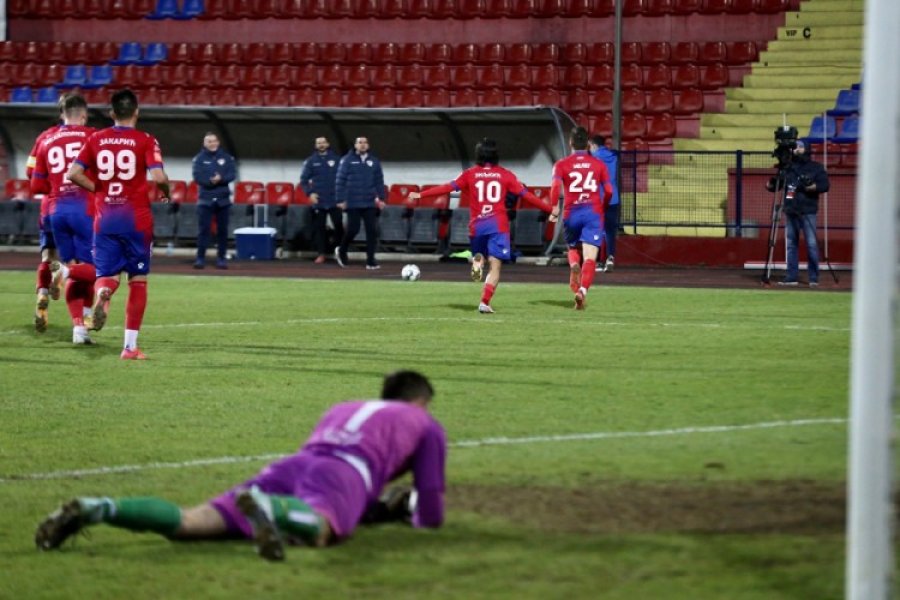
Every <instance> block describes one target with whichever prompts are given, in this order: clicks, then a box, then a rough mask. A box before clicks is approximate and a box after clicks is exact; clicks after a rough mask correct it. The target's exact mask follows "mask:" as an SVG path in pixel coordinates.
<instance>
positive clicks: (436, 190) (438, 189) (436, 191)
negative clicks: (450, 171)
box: [408, 182, 459, 200]
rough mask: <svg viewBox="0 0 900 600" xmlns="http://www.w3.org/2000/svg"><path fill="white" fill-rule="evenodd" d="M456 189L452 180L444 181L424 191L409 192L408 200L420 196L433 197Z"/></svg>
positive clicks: (457, 189)
mask: <svg viewBox="0 0 900 600" xmlns="http://www.w3.org/2000/svg"><path fill="white" fill-rule="evenodd" d="M458 191H459V187H458V186H455V185H454V184H453V182H450V183H445V184H444V185H436V186H434V187H433V188H428V189H427V190H425V191H424V192H410V193H409V196H408V198H409V199H410V200H418V199H420V198H434V197H435V196H440V195H442V194H449V193H450V192H458Z"/></svg>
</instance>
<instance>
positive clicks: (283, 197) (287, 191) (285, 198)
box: [265, 181, 294, 206]
mask: <svg viewBox="0 0 900 600" xmlns="http://www.w3.org/2000/svg"><path fill="white" fill-rule="evenodd" d="M265 198H266V203H267V204H272V205H278V206H287V205H288V204H292V203H293V201H294V184H293V183H289V182H286V181H274V182H269V183H267V184H266V196H265Z"/></svg>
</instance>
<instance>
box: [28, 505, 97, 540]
mask: <svg viewBox="0 0 900 600" xmlns="http://www.w3.org/2000/svg"><path fill="white" fill-rule="evenodd" d="M85 524H86V521H85V519H84V515H83V511H82V509H81V503H79V502H78V500H77V499H73V500H69V501H68V502H66V503H65V504H63V505H62V506H60V507H59V508H58V509H57V510H55V511H53V512H52V513H50V514H49V515H48V516H47V518H46V519H44V520H43V521H41V524H40V525H38V528H37V531H36V532H35V533H34V543H35V545H37V547H38V550H56V549H57V548H59V547H60V545H61V544H62V543H63V542H64V541H66V540H67V539H68V538H70V537H71V536H73V535H75V534H76V533H78V532H79V531H81V529H82V528H83V527H84V526H85Z"/></svg>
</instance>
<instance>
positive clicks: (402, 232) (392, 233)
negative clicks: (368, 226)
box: [355, 204, 412, 250]
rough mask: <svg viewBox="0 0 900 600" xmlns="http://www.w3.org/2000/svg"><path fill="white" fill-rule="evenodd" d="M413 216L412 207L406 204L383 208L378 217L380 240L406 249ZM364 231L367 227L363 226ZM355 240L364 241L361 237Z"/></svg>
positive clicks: (388, 244)
mask: <svg viewBox="0 0 900 600" xmlns="http://www.w3.org/2000/svg"><path fill="white" fill-rule="evenodd" d="M411 217H412V209H411V208H408V207H406V206H399V205H392V204H391V205H387V206H385V207H384V208H382V209H381V214H380V215H379V217H378V227H379V241H380V242H381V243H382V244H385V245H387V246H394V245H397V246H398V247H399V249H400V250H406V249H407V248H406V245H407V243H408V242H409V221H410V218H411ZM360 231H362V232H364V231H365V229H364V228H361V229H360ZM355 241H362V240H360V238H359V237H357V238H355Z"/></svg>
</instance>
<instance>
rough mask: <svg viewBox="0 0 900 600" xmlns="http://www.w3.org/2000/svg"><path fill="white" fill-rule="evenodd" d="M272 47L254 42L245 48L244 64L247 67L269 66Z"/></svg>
mask: <svg viewBox="0 0 900 600" xmlns="http://www.w3.org/2000/svg"><path fill="white" fill-rule="evenodd" d="M270 53H271V46H270V45H269V44H264V43H261V42H252V43H250V44H247V45H246V46H245V47H244V52H243V62H244V63H246V64H247V65H264V64H269V63H270V62H272V61H270V60H269V55H270Z"/></svg>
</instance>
